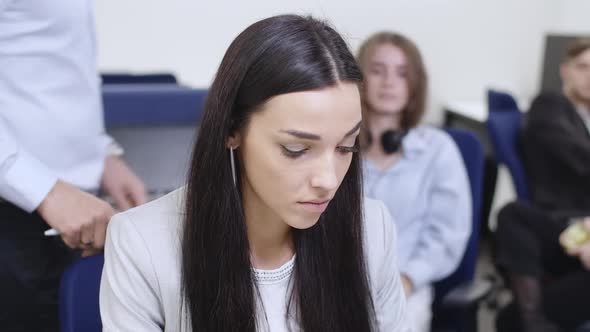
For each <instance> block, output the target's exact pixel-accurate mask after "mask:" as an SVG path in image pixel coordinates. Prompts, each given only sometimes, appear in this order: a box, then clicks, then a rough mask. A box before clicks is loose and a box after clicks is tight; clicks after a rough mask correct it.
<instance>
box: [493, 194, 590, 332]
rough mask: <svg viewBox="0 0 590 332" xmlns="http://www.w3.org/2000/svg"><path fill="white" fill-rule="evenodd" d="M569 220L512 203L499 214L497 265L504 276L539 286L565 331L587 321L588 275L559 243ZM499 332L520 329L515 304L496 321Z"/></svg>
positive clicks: (589, 307) (547, 309) (546, 304)
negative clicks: (531, 280) (525, 277)
mask: <svg viewBox="0 0 590 332" xmlns="http://www.w3.org/2000/svg"><path fill="white" fill-rule="evenodd" d="M566 226H567V219H565V218H555V217H552V215H551V214H549V213H547V212H545V211H543V210H540V209H539V208H536V207H534V206H532V205H530V204H527V203H523V202H515V203H511V204H508V205H507V206H506V207H504V208H503V209H502V210H501V211H500V214H499V215H498V229H497V232H496V250H495V254H496V257H495V259H496V263H497V265H498V266H499V267H500V269H501V270H502V271H503V272H504V273H516V274H521V275H528V276H531V277H534V278H537V279H538V280H539V281H540V282H541V285H542V291H543V309H544V312H545V314H546V316H547V318H549V319H550V320H551V321H553V322H555V323H556V324H558V325H559V326H561V327H562V328H564V329H566V331H570V330H574V329H575V328H576V327H578V326H579V325H581V324H582V323H584V322H586V321H588V320H590V271H588V270H585V269H584V267H583V266H582V264H581V263H580V261H579V259H578V258H575V257H570V256H568V255H567V254H566V253H565V251H564V250H563V249H562V247H561V246H560V244H559V235H560V234H561V232H562V231H563V230H564V229H565V227H566ZM497 324H498V331H518V328H517V326H518V324H519V319H518V311H517V307H516V305H515V304H514V303H512V304H511V305H509V306H508V307H507V308H505V310H503V311H502V312H501V313H500V315H499V317H498V321H497Z"/></svg>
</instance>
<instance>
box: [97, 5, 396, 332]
mask: <svg viewBox="0 0 590 332" xmlns="http://www.w3.org/2000/svg"><path fill="white" fill-rule="evenodd" d="M360 83H361V72H360V70H359V68H358V67H357V65H356V63H355V59H354V57H353V56H352V54H351V53H350V51H349V49H348V47H347V45H346V43H345V42H344V40H343V39H342V38H341V37H340V36H339V35H338V33H337V32H336V31H335V30H334V29H332V28H331V27H330V26H329V25H327V24H325V23H323V22H320V21H317V20H315V19H313V18H306V17H300V16H293V15H284V16H276V17H271V18H268V19H265V20H262V21H259V22H257V23H255V24H253V25H251V26H250V27H248V28H247V29H246V30H245V31H244V32H242V33H241V34H240V35H239V36H238V37H237V38H236V39H235V40H234V41H233V43H232V44H231V45H230V47H229V49H228V51H227V52H226V54H225V56H224V58H223V60H222V62H221V65H220V67H219V70H218V72H217V75H216V78H215V80H214V82H213V84H212V86H211V88H210V91H209V95H208V98H207V102H206V105H205V113H204V117H203V120H202V123H201V126H200V130H199V135H198V139H197V142H196V144H195V147H194V150H193V156H192V163H191V167H190V172H189V176H188V182H187V185H186V186H185V187H183V188H181V189H179V190H177V191H175V192H173V193H172V194H170V195H168V196H165V197H163V198H161V199H159V200H156V201H154V202H151V203H149V204H146V205H144V206H142V207H140V208H137V209H134V210H130V211H129V212H126V213H122V214H119V215H117V216H115V217H114V218H113V219H112V221H111V223H110V225H109V230H108V237H107V244H106V249H105V266H104V270H103V278H102V285H101V298H100V303H101V314H102V319H103V325H104V330H105V331H163V330H165V331H207V332H211V331H227V332H230V331H231V332H234V331H273V332H274V331H306V332H314V331H318V332H319V331H339V332H341V331H350V332H359V331H407V327H406V323H405V299H404V295H403V289H402V286H401V282H400V276H399V272H398V270H397V265H396V259H395V251H396V249H395V248H396V244H395V243H396V236H395V230H394V225H393V222H392V221H391V219H390V216H389V214H388V212H387V210H386V209H385V208H384V206H383V205H382V204H381V203H379V202H377V201H373V200H364V199H363V198H362V192H363V190H362V180H361V178H362V177H361V173H362V172H361V165H360V157H359V155H358V153H357V151H358V146H359V143H358V135H359V131H360V126H361V119H362V112H361V102H360V94H359V85H360Z"/></svg>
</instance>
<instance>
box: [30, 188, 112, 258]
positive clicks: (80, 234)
mask: <svg viewBox="0 0 590 332" xmlns="http://www.w3.org/2000/svg"><path fill="white" fill-rule="evenodd" d="M37 212H38V213H39V214H40V215H41V217H42V218H43V219H44V220H45V222H47V224H49V226H51V227H52V228H54V229H56V230H57V231H59V233H60V236H61V238H62V239H63V241H64V242H65V244H66V245H67V246H68V247H70V248H73V249H83V250H84V251H85V252H84V253H83V255H88V254H91V253H93V252H96V251H98V250H100V249H102V248H103V247H104V241H105V235H106V228H107V224H108V222H109V220H110V219H111V216H112V215H113V214H114V213H115V211H114V210H113V208H112V207H111V206H110V205H109V204H108V203H107V202H105V201H103V200H100V199H98V198H96V197H95V196H93V195H91V194H88V193H85V192H83V191H81V190H79V189H78V188H76V187H74V186H72V185H70V184H67V183H65V182H62V181H57V183H56V184H55V186H53V188H52V189H51V191H50V192H49V194H47V197H45V200H43V202H41V205H39V207H38V208H37Z"/></svg>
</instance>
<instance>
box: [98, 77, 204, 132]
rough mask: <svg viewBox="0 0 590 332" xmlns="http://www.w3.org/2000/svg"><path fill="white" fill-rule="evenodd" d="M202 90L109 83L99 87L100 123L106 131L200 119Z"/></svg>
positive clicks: (171, 86)
mask: <svg viewBox="0 0 590 332" xmlns="http://www.w3.org/2000/svg"><path fill="white" fill-rule="evenodd" d="M206 97H207V90H206V89H193V88H187V87H182V86H178V85H165V84H164V85H160V84H112V85H105V86H103V87H102V100H103V104H104V120H105V126H106V127H107V128H114V127H124V126H150V125H157V126H164V125H175V124H187V123H191V124H194V125H195V126H196V124H197V123H198V121H199V120H200V119H201V116H202V112H203V106H204V103H205V99H206Z"/></svg>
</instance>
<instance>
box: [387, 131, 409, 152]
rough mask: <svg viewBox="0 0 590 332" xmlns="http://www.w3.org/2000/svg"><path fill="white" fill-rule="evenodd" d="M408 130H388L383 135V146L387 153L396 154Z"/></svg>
mask: <svg viewBox="0 0 590 332" xmlns="http://www.w3.org/2000/svg"><path fill="white" fill-rule="evenodd" d="M407 133H408V132H407V131H406V130H403V129H402V130H393V129H390V130H386V131H385V132H384V133H383V134H382V135H381V146H382V147H383V151H385V153H386V154H394V153H396V152H398V151H399V150H400V149H401V147H402V142H403V140H404V137H406V134H407Z"/></svg>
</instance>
